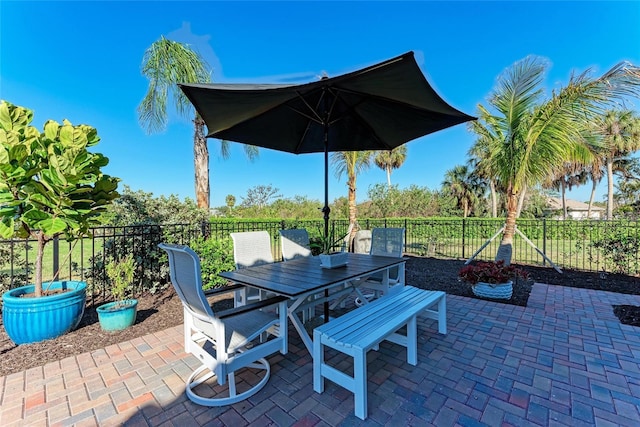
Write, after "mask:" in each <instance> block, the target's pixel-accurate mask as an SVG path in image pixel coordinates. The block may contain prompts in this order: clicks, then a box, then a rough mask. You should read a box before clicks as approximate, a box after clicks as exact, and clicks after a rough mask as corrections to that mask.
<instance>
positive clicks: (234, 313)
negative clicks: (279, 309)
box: [216, 296, 289, 319]
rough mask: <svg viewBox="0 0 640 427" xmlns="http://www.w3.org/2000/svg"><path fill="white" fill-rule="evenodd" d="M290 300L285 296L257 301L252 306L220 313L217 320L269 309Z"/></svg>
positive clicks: (248, 305) (243, 306) (247, 305)
mask: <svg viewBox="0 0 640 427" xmlns="http://www.w3.org/2000/svg"><path fill="white" fill-rule="evenodd" d="M288 299H289V298H287V297H283V296H277V297H272V298H269V299H265V300H262V301H257V302H254V303H251V304H246V305H241V306H240V307H235V308H230V309H228V310H223V311H219V312H218V313H217V316H216V317H217V318H219V319H224V318H225V317H232V316H237V315H239V314H242V313H247V312H249V311H254V310H258V309H260V308H264V307H268V306H270V305H274V304H279V303H281V302H283V301H287V300H288Z"/></svg>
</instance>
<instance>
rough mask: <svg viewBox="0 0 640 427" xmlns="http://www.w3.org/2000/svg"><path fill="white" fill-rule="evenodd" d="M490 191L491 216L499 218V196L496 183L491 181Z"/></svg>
mask: <svg viewBox="0 0 640 427" xmlns="http://www.w3.org/2000/svg"><path fill="white" fill-rule="evenodd" d="M489 189H490V190H491V215H492V217H493V218H497V217H498V195H497V194H496V183H495V182H494V181H493V180H489Z"/></svg>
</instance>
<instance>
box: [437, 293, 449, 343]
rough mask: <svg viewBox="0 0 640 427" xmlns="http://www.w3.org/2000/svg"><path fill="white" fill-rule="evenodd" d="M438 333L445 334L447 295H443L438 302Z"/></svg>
mask: <svg viewBox="0 0 640 427" xmlns="http://www.w3.org/2000/svg"><path fill="white" fill-rule="evenodd" d="M438 332H440V333H441V334H446V333H447V295H446V294H445V295H443V296H442V298H440V301H438Z"/></svg>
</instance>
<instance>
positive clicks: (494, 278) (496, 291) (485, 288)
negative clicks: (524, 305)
mask: <svg viewBox="0 0 640 427" xmlns="http://www.w3.org/2000/svg"><path fill="white" fill-rule="evenodd" d="M458 276H459V277H460V279H462V280H463V281H465V282H467V283H469V284H471V290H472V291H473V293H474V294H475V295H477V296H479V297H484V298H498V299H510V298H511V296H512V295H513V280H514V279H515V278H518V277H520V278H522V279H525V280H526V279H528V277H529V275H528V273H527V272H526V271H524V270H522V269H520V268H518V267H516V266H514V265H506V264H505V262H504V261H503V260H500V261H495V262H491V261H481V262H477V263H475V264H472V265H467V266H465V267H462V269H460V272H459V273H458Z"/></svg>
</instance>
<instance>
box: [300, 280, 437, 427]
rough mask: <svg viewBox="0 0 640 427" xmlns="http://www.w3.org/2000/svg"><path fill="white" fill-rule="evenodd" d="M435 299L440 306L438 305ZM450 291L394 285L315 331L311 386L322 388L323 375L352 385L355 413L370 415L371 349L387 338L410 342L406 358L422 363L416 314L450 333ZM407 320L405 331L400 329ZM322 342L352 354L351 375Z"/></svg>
mask: <svg viewBox="0 0 640 427" xmlns="http://www.w3.org/2000/svg"><path fill="white" fill-rule="evenodd" d="M436 304H437V308H435V307H434V306H435V305H436ZM446 311H447V309H446V294H445V293H444V292H441V291H427V290H424V289H418V288H415V287H413V286H396V287H394V288H392V290H391V291H390V292H389V293H388V294H387V295H384V296H382V297H381V298H379V299H377V300H375V301H373V302H370V303H368V304H365V305H363V306H362V307H359V308H356V309H355V310H353V311H351V312H349V313H347V314H345V315H344V316H340V317H338V318H337V319H334V320H331V321H329V322H328V323H325V324H324V325H322V326H319V327H317V328H315V329H314V331H313V389H314V390H315V391H316V392H318V393H322V392H323V391H324V379H325V378H327V379H330V380H331V381H333V382H335V383H336V384H338V385H341V386H342V387H344V388H346V389H347V390H350V391H352V392H353V393H354V397H355V405H354V406H355V414H356V416H357V417H358V418H360V419H363V420H364V419H365V418H366V416H367V352H368V351H369V350H371V349H374V348H375V349H377V346H378V344H380V343H381V342H382V341H384V340H387V341H391V342H394V343H396V344H399V345H402V346H405V347H406V348H407V362H408V363H410V364H411V365H414V366H415V365H416V364H417V363H418V343H417V341H418V333H417V319H416V318H417V315H418V314H421V313H424V314H425V316H426V317H429V318H432V319H436V320H438V332H440V333H441V334H446V333H447V320H446V315H447V313H446ZM405 325H406V326H407V334H406V335H401V334H398V333H397V332H398V330H399V329H400V328H402V327H403V326H405ZM324 346H327V347H331V348H333V349H336V350H338V351H340V352H342V353H345V354H347V355H349V356H352V357H353V361H354V366H353V377H352V376H350V375H348V374H346V373H344V372H343V371H340V370H338V369H336V368H334V367H333V366H330V365H328V364H326V363H325V360H324Z"/></svg>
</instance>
